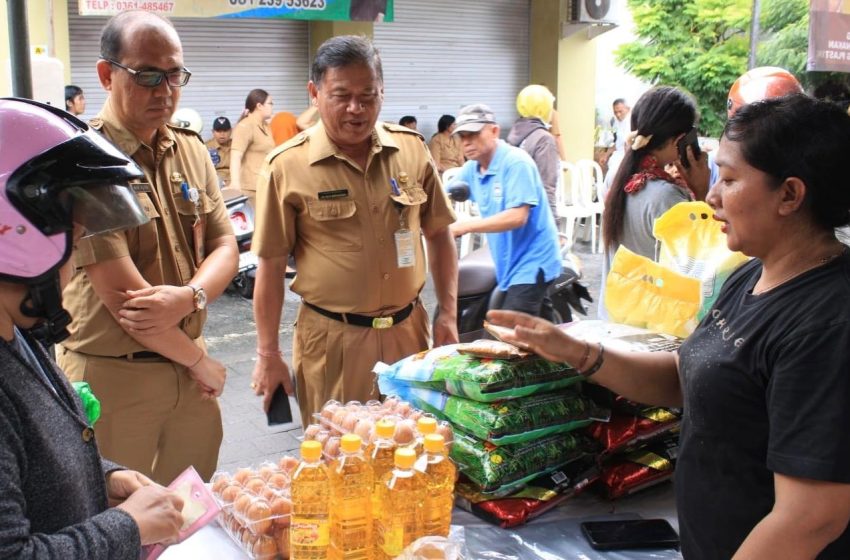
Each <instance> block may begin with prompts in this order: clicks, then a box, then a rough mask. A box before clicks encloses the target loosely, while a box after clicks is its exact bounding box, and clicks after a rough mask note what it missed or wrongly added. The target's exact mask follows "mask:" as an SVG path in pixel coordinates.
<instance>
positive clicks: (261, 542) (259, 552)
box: [251, 535, 277, 560]
mask: <svg viewBox="0 0 850 560" xmlns="http://www.w3.org/2000/svg"><path fill="white" fill-rule="evenodd" d="M251 555H252V556H253V557H254V559H255V560H271V559H272V558H274V557H275V556H277V541H275V539H274V538H273V537H270V536H268V535H262V536H260V537H257V540H255V541H254V545H253V546H252V547H251Z"/></svg>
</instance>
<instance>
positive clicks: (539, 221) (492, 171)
mask: <svg viewBox="0 0 850 560" xmlns="http://www.w3.org/2000/svg"><path fill="white" fill-rule="evenodd" d="M457 180H461V181H465V182H466V183H467V184H468V185H469V189H470V193H471V196H472V200H474V201H475V202H476V203H477V204H478V209H479V210H480V212H481V215H482V216H483V217H485V218H489V217H490V216H492V215H494V214H498V213H499V212H503V211H505V210H507V209H509V208H518V207H520V206H522V205H524V204H527V205H528V206H529V207H530V208H529V213H528V221H527V222H526V223H525V225H524V226H523V227H521V228H517V229H514V230H510V231H503V232H499V233H488V234H486V235H487V243H488V244H489V245H490V254H492V255H493V261H494V262H495V263H496V280H497V281H498V282H499V289H500V290H502V291H505V290H507V289H508V288H509V287H510V286H515V285H517V284H534V283H536V282H537V272H538V270H541V269H542V270H543V277H544V278H545V279H546V281H547V282H548V281H550V280H554V279H555V278H557V276H558V274H560V272H561V257H560V254H559V252H558V230H557V229H556V228H555V219H554V218H553V217H552V211H551V210H550V209H549V205H548V202H547V198H546V191H545V190H544V189H543V181H542V180H541V179H540V172H539V171H538V170H537V166H536V165H535V164H534V160H533V159H531V156H529V155H528V154H527V153H526V152H525V151H524V150H521V149H519V148H515V147H513V146H511V145H509V144H507V143H505V142H503V141H502V140H499V144H498V147H497V148H496V153H495V154H493V160H492V161H491V162H490V166H489V167H488V168H487V171H486V172H485V173H484V174H483V175H482V174H481V170H480V168H479V165H478V162H477V161H474V160H470V161H467V162H466V163H465V164H464V165H463V167H462V168H461V170H460V172H459V173H458V175H457Z"/></svg>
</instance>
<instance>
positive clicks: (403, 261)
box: [390, 174, 416, 268]
mask: <svg viewBox="0 0 850 560" xmlns="http://www.w3.org/2000/svg"><path fill="white" fill-rule="evenodd" d="M399 180H400V181H401V182H402V185H404V184H405V183H406V182H407V175H406V174H402V175H400V176H399ZM390 188H391V189H392V193H393V196H401V189H399V186H398V182H397V181H396V180H395V179H394V178H390ZM393 206H395V208H396V210H397V211H398V221H399V226H400V227H399V229H398V230H396V232H395V233H394V234H393V238H394V239H395V254H396V264H397V266H398V268H410V267H412V266H413V265H414V264H415V262H416V251H415V249H414V245H413V232H412V231H410V229H408V227H407V218H406V217H405V213H404V210H405V207H404V205H403V204H401V203H400V202H397V201H396V200H395V199H393Z"/></svg>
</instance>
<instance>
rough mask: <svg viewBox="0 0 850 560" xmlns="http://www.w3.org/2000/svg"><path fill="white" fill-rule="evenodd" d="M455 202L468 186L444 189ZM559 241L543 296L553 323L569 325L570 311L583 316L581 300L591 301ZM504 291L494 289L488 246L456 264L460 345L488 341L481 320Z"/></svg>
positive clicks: (574, 260)
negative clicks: (555, 271)
mask: <svg viewBox="0 0 850 560" xmlns="http://www.w3.org/2000/svg"><path fill="white" fill-rule="evenodd" d="M447 191H448V194H449V198H451V199H452V200H454V201H456V202H465V201H466V200H468V199H469V186H468V185H466V184H465V183H460V182H456V183H453V184H451V185H450V186H449V187H448V189H447ZM559 236H560V238H561V244H560V246H561V273H560V274H559V275H558V277H557V278H556V279H555V280H554V281H553V282H552V284H550V286H549V289H548V290H547V295H548V296H549V299H550V300H551V301H552V307H553V310H552V314H553V315H554V317H553V322H555V323H569V322H571V321H572V320H573V311H575V312H577V313H579V314H581V315H587V308H586V306H585V304H584V301H587V302H588V303H590V302H592V301H593V298H592V297H591V296H590V292H589V291H588V290H587V286H585V285H584V284H582V283H581V281H580V280H581V262H580V261H579V259H578V257H576V256H575V255H574V254H573V253H572V252H571V251H570V243H567V242H566V241H567V239H566V235H564V234H559ZM504 297H505V292H503V291H501V290H499V289H498V285H497V283H496V267H495V265H494V264H493V258H492V256H491V255H490V249H489V248H488V247H480V248H478V249H475V250H474V251H472V252H470V253H469V254H468V255H465V256H464V257H462V258H461V259H460V260H459V261H458V295H457V327H458V335H459V338H460V341H461V342H470V341H473V340H477V339H479V338H489V335H488V334H487V333H486V331H485V330H484V326H483V323H484V319H485V318H486V315H487V311H488V310H490V309H499V307H500V306H501V303H502V301H503V300H504Z"/></svg>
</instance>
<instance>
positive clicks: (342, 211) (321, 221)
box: [301, 200, 363, 253]
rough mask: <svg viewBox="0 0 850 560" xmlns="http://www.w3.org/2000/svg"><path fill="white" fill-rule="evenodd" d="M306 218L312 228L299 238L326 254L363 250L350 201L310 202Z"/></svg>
mask: <svg viewBox="0 0 850 560" xmlns="http://www.w3.org/2000/svg"><path fill="white" fill-rule="evenodd" d="M307 214H308V215H309V216H310V219H311V221H312V222H313V223H312V226H314V227H315V229H314V228H313V227H311V228H309V232H307V231H302V232H301V235H304V236H305V237H307V238H312V240H313V241H314V242H315V243H316V244H317V245H318V246H319V247H321V248H322V249H323V250H325V251H329V252H335V253H340V252H351V251H360V250H361V249H362V248H363V240H362V234H361V231H360V223H359V221H358V220H357V205H356V204H355V202H354V201H353V200H311V201H309V202H308V203H307Z"/></svg>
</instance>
